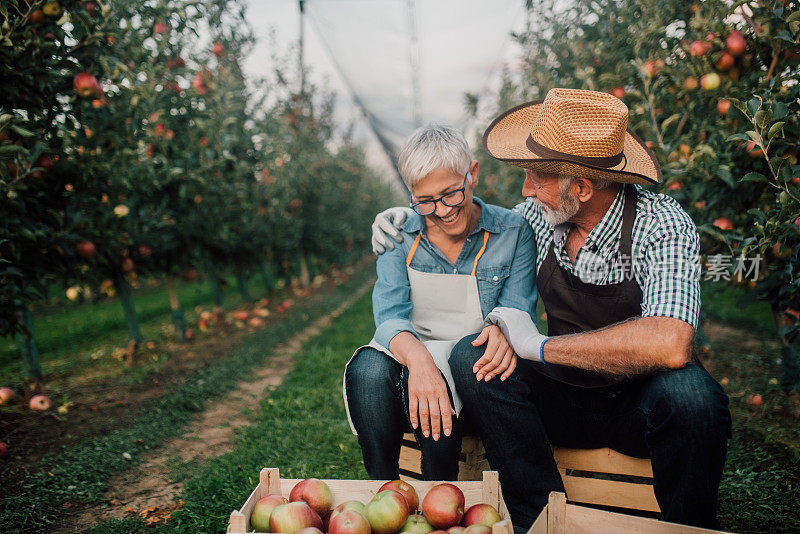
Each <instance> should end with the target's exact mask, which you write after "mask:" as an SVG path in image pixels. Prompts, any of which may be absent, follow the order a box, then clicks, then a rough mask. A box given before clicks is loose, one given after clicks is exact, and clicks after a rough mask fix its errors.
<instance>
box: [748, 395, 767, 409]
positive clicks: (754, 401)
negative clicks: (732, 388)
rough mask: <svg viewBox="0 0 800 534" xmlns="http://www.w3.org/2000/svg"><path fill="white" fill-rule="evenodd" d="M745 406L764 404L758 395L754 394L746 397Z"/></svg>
mask: <svg viewBox="0 0 800 534" xmlns="http://www.w3.org/2000/svg"><path fill="white" fill-rule="evenodd" d="M747 404H749V405H750V406H761V405H762V404H764V398H763V397H762V396H761V395H759V394H758V393H756V394H755V395H750V396H749V397H747Z"/></svg>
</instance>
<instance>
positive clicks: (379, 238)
mask: <svg viewBox="0 0 800 534" xmlns="http://www.w3.org/2000/svg"><path fill="white" fill-rule="evenodd" d="M413 213H414V211H413V210H412V209H411V208H404V207H396V208H389V209H388V210H385V211H382V212H380V213H379V214H377V215H376V216H375V222H373V223H372V252H374V253H375V254H376V255H380V254H383V253H384V252H386V251H387V250H394V243H392V239H394V240H395V241H397V242H398V243H402V242H403V236H402V235H401V234H400V232H398V230H397V229H398V228H400V225H402V224H403V222H405V220H406V219H407V218H408V217H410V216H411V214H413ZM390 237H391V238H392V239H389V238H390Z"/></svg>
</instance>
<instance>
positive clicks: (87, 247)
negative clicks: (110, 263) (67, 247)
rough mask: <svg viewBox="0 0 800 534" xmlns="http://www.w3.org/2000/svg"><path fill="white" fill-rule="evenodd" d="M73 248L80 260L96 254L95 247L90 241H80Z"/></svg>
mask: <svg viewBox="0 0 800 534" xmlns="http://www.w3.org/2000/svg"><path fill="white" fill-rule="evenodd" d="M75 248H76V249H78V256H80V257H82V258H91V257H92V256H94V254H95V252H97V247H95V246H94V243H92V242H91V241H81V242H80V243H78V244H77V245H76V247H75Z"/></svg>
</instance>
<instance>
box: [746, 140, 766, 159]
mask: <svg viewBox="0 0 800 534" xmlns="http://www.w3.org/2000/svg"><path fill="white" fill-rule="evenodd" d="M744 149H745V150H747V155H748V156H750V157H751V158H760V157H761V156H763V155H764V151H763V150H762V149H761V147H760V146H758V145H756V142H755V141H753V140H750V141H748V142H747V145H746V146H745V147H744Z"/></svg>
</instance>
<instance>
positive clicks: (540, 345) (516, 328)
mask: <svg viewBox="0 0 800 534" xmlns="http://www.w3.org/2000/svg"><path fill="white" fill-rule="evenodd" d="M484 324H486V325H489V324H496V325H497V326H499V327H500V330H501V331H502V332H503V335H504V336H505V337H506V340H507V341H508V344H509V345H511V348H512V349H514V352H516V353H517V356H519V357H520V358H525V359H526V360H532V361H536V362H541V363H547V362H545V361H544V342H545V341H547V340H548V339H549V338H548V337H547V336H544V335H542V334H540V333H539V330H537V328H536V325H535V324H533V320H531V316H530V315H528V314H527V313H525V312H524V311H522V310H518V309H516V308H505V307H502V306H501V307H498V308H495V309H493V310H492V311H491V312H489V315H487V316H486V319H485V320H484Z"/></svg>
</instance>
